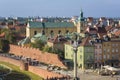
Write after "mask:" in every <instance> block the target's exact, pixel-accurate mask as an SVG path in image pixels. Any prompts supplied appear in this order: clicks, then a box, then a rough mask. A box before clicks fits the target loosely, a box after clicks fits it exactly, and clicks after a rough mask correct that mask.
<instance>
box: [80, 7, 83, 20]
mask: <svg viewBox="0 0 120 80" xmlns="http://www.w3.org/2000/svg"><path fill="white" fill-rule="evenodd" d="M80 17H81V18H83V10H82V8H81V10H80Z"/></svg>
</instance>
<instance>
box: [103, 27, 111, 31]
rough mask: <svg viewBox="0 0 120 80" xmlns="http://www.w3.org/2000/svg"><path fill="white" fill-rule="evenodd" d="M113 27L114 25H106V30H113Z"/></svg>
mask: <svg viewBox="0 0 120 80" xmlns="http://www.w3.org/2000/svg"><path fill="white" fill-rule="evenodd" d="M112 28H113V27H112V26H106V27H105V29H106V31H109V30H111V29H112Z"/></svg>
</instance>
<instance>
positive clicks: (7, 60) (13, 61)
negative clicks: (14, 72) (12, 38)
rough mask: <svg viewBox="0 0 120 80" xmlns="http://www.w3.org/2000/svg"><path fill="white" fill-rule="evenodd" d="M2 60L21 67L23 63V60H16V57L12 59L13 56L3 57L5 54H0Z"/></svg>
mask: <svg viewBox="0 0 120 80" xmlns="http://www.w3.org/2000/svg"><path fill="white" fill-rule="evenodd" d="M0 61H3V62H8V63H11V64H14V65H16V66H19V67H20V66H22V65H23V62H22V61H18V60H14V59H11V58H6V57H3V56H0Z"/></svg>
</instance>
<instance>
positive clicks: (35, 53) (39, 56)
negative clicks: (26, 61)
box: [10, 45, 67, 68]
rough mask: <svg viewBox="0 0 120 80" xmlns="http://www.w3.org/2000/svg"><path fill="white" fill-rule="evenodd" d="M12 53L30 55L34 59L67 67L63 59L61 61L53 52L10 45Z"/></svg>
mask: <svg viewBox="0 0 120 80" xmlns="http://www.w3.org/2000/svg"><path fill="white" fill-rule="evenodd" d="M10 53H13V54H15V55H23V56H25V57H30V58H32V59H36V60H38V61H40V62H44V63H46V64H52V65H55V66H59V67H62V68H67V67H66V66H65V65H64V64H63V63H62V61H60V59H59V57H58V55H56V54H51V53H45V52H42V51H40V50H39V49H35V48H29V47H21V46H16V45H10Z"/></svg>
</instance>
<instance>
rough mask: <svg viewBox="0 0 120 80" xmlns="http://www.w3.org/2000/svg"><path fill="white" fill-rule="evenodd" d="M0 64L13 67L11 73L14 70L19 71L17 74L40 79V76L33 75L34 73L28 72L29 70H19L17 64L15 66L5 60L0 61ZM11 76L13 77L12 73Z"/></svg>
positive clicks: (33, 79)
mask: <svg viewBox="0 0 120 80" xmlns="http://www.w3.org/2000/svg"><path fill="white" fill-rule="evenodd" d="M0 64H4V65H6V66H8V67H10V68H12V69H13V73H12V74H11V75H13V74H14V72H19V73H20V74H19V75H21V74H24V75H26V76H29V77H30V78H31V80H42V78H41V77H39V76H38V75H35V74H33V73H31V72H29V71H21V70H20V69H19V67H18V66H15V65H13V64H10V63H6V62H0ZM13 77H14V75H13ZM9 79H10V78H9ZM17 80H18V79H17Z"/></svg>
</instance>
